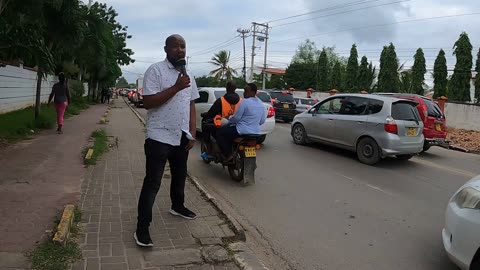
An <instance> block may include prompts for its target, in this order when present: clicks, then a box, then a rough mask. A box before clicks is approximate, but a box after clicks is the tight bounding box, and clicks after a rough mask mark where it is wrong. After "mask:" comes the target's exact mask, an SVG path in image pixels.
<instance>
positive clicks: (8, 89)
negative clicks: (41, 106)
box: [0, 65, 88, 114]
mask: <svg viewBox="0 0 480 270" xmlns="http://www.w3.org/2000/svg"><path fill="white" fill-rule="evenodd" d="M56 82H58V78H57V76H53V75H48V76H47V77H46V78H43V79H42V91H41V102H42V103H46V102H48V96H49V95H50V92H51V91H52V86H53V85H54V84H55V83H56ZM36 88H37V72H36V71H32V70H29V69H26V68H23V67H21V66H20V67H16V66H10V65H7V66H5V67H0V114H1V113H6V112H10V111H14V110H19V109H23V108H26V107H30V106H33V105H35V94H36ZM84 88H85V89H88V84H84ZM87 92H88V91H85V95H87Z"/></svg>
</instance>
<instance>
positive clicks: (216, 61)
mask: <svg viewBox="0 0 480 270" xmlns="http://www.w3.org/2000/svg"><path fill="white" fill-rule="evenodd" d="M228 62H230V51H228V52H227V51H226V50H221V51H219V52H218V53H216V54H215V55H214V56H213V57H212V61H210V62H209V63H210V64H212V65H214V66H216V67H218V68H217V69H215V70H212V71H211V72H210V75H214V76H215V79H216V80H217V81H218V80H221V79H222V80H223V79H225V77H226V79H227V80H231V79H232V77H233V75H236V74H237V72H236V71H235V70H234V69H233V68H231V67H230V66H229V65H228Z"/></svg>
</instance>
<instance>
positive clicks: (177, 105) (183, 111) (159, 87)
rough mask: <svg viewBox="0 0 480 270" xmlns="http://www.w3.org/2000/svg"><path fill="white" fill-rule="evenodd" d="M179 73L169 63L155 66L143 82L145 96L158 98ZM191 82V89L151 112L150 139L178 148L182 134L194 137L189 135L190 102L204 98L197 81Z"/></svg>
mask: <svg viewBox="0 0 480 270" xmlns="http://www.w3.org/2000/svg"><path fill="white" fill-rule="evenodd" d="M179 73H180V72H179V71H177V70H176V69H175V67H174V66H173V65H172V63H170V61H168V60H167V59H165V60H164V61H161V62H158V63H155V64H153V65H151V66H150V67H149V68H148V69H147V71H146V72H145V75H144V78H143V95H144V96H148V95H155V94H157V93H160V92H162V91H164V90H166V89H168V88H170V87H172V86H173V85H175V82H176V81H177V78H178V74H179ZM190 78H191V86H190V87H188V88H185V89H183V90H181V91H180V92H178V93H177V94H175V96H173V97H172V98H171V99H169V100H168V101H167V102H166V103H164V104H163V105H161V106H159V107H156V108H151V109H149V110H148V112H147V131H146V137H147V138H150V139H152V140H155V141H159V142H161V143H165V144H169V145H173V146H178V145H180V142H181V139H182V131H183V132H185V133H186V134H187V136H189V137H191V136H192V135H191V134H190V131H189V130H190V102H191V101H193V100H195V99H197V98H199V97H200V96H199V94H198V89H197V84H196V83H195V80H194V79H193V77H190ZM193 121H195V119H194V120H193Z"/></svg>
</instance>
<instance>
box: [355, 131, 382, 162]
mask: <svg viewBox="0 0 480 270" xmlns="http://www.w3.org/2000/svg"><path fill="white" fill-rule="evenodd" d="M357 157H358V159H359V160H360V162H362V163H365V164H367V165H374V164H376V163H378V162H379V161H380V148H379V147H378V144H377V143H376V142H375V140H374V139H372V138H368V137H367V138H363V139H361V140H360V141H359V142H358V145H357Z"/></svg>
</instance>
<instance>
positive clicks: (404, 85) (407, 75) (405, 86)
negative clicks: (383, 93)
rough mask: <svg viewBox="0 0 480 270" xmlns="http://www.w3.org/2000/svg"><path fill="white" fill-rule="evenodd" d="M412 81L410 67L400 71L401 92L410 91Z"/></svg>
mask: <svg viewBox="0 0 480 270" xmlns="http://www.w3.org/2000/svg"><path fill="white" fill-rule="evenodd" d="M412 82H413V72H412V70H411V69H408V70H402V71H400V75H399V90H400V92H402V93H411V91H412Z"/></svg>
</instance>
